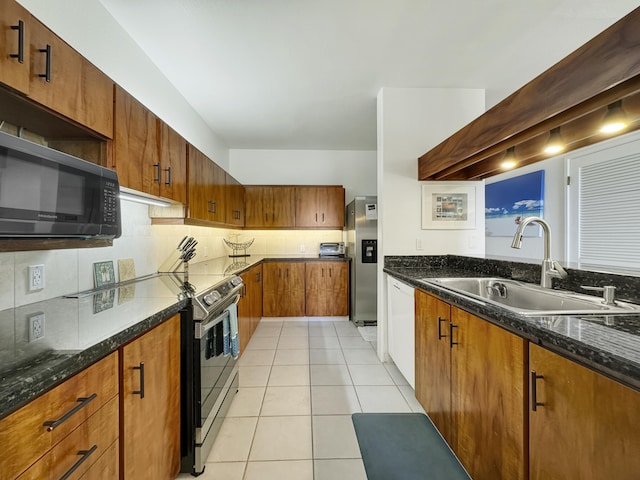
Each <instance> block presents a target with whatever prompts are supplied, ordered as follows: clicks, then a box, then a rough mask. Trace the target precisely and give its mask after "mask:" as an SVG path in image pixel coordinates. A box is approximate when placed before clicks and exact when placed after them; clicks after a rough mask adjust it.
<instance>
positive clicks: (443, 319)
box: [438, 317, 447, 340]
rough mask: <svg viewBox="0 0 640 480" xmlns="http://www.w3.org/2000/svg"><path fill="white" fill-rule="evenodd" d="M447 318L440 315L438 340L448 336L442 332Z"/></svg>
mask: <svg viewBox="0 0 640 480" xmlns="http://www.w3.org/2000/svg"><path fill="white" fill-rule="evenodd" d="M446 321H447V319H446V318H442V317H438V340H442V339H443V338H446V335H444V334H443V333H442V322H446Z"/></svg>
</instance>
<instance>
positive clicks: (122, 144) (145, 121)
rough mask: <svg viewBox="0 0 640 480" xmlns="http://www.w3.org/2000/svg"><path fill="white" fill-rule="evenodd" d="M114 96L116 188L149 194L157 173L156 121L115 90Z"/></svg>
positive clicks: (158, 176) (124, 93) (128, 96)
mask: <svg viewBox="0 0 640 480" xmlns="http://www.w3.org/2000/svg"><path fill="white" fill-rule="evenodd" d="M115 92H116V93H115V97H116V101H115V135H114V142H113V150H114V152H113V166H112V167H113V168H114V169H115V170H116V172H118V179H119V181H120V185H122V186H124V187H128V188H132V189H134V190H138V191H141V192H147V193H151V189H152V185H153V184H156V185H157V183H158V182H159V181H160V173H161V169H160V155H159V151H158V125H157V117H156V116H155V115H154V114H153V113H151V112H150V111H149V110H148V109H147V108H146V107H145V106H144V105H142V104H141V103H140V102H138V101H137V100H136V99H135V98H133V97H132V96H131V95H129V94H128V93H127V92H126V91H124V90H123V89H122V88H120V87H119V86H116V89H115ZM156 194H157V193H156Z"/></svg>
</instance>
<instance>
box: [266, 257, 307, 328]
mask: <svg viewBox="0 0 640 480" xmlns="http://www.w3.org/2000/svg"><path fill="white" fill-rule="evenodd" d="M262 272H263V274H264V284H263V287H262V288H263V297H262V305H263V311H262V314H263V315H264V316H265V317H302V316H304V311H305V310H304V300H305V293H304V263H298V262H267V263H265V264H263V265H262Z"/></svg>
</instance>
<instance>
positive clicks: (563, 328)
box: [384, 255, 640, 390]
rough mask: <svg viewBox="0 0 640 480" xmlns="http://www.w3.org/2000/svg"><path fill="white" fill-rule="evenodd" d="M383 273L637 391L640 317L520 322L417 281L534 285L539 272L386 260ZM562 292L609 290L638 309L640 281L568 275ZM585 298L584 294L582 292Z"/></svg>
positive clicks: (508, 265)
mask: <svg viewBox="0 0 640 480" xmlns="http://www.w3.org/2000/svg"><path fill="white" fill-rule="evenodd" d="M384 271H385V272H386V273H388V274H390V275H392V276H393V277H395V278H397V279H399V280H402V281H404V282H406V283H407V284H409V285H411V286H413V287H416V288H419V289H421V290H424V291H425V292H428V293H432V294H435V295H437V296H438V297H440V298H442V299H443V300H444V301H446V302H448V303H450V304H452V305H455V306H457V307H460V308H462V309H463V310H466V311H468V312H470V313H472V314H474V315H477V316H478V317H481V318H483V319H485V320H487V321H489V322H491V323H493V324H496V325H498V326H500V327H503V328H505V329H506V330H509V331H511V332H513V333H515V334H517V335H520V336H522V337H524V338H526V339H528V340H529V341H531V342H534V343H536V344H538V345H541V346H543V347H545V348H548V349H550V350H553V351H555V352H556V353H559V354H561V355H563V356H565V357H567V358H570V359H572V360H574V361H576V362H578V363H580V364H582V365H585V366H587V367H589V368H591V369H593V370H596V371H598V372H600V373H602V374H605V375H607V376H609V377H612V378H614V379H616V380H618V381H620V382H622V383H624V384H626V385H627V386H630V387H632V388H634V389H636V390H640V316H638V315H633V314H629V315H626V314H625V315H611V316H607V317H604V316H595V315H593V316H592V315H581V316H570V315H555V316H540V317H524V316H520V315H517V314H514V313H511V312H510V311H509V310H506V309H504V308H501V307H499V306H496V305H493V304H490V303H484V302H479V301H477V300H475V299H473V298H470V297H467V296H464V295H461V294H457V293H455V292H453V291H451V290H448V289H445V288H441V287H438V286H436V285H433V284H431V283H427V282H424V281H421V279H425V278H433V277H470V276H499V277H502V278H514V279H517V280H522V281H528V282H531V283H537V282H538V280H539V275H540V266H539V265H531V264H520V263H517V262H501V261H496V260H483V259H477V258H470V257H460V256H449V255H445V256H431V257H430V256H425V257H387V258H385V267H384ZM568 273H569V278H568V279H567V281H565V282H564V283H563V284H562V285H561V288H564V289H567V290H572V291H579V287H578V288H570V286H571V285H573V284H574V283H575V282H576V279H575V278H574V279H571V277H572V275H574V276H576V277H579V278H578V279H577V280H578V282H577V283H578V285H580V284H582V285H584V284H587V285H605V284H607V285H608V284H613V285H616V286H617V287H618V290H619V291H621V292H623V295H624V297H621V298H624V299H625V300H630V301H633V302H635V303H639V302H638V300H637V295H638V294H639V293H640V285H639V284H640V278H637V277H625V276H615V275H613V276H612V275H608V274H600V273H596V272H585V271H574V270H568ZM581 293H584V292H581Z"/></svg>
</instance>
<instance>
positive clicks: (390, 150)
mask: <svg viewBox="0 0 640 480" xmlns="http://www.w3.org/2000/svg"><path fill="white" fill-rule="evenodd" d="M484 106H485V92H484V90H482V89H447V88H386V87H385V88H383V89H381V90H380V92H379V93H378V204H379V205H378V207H379V209H380V212H379V218H380V219H381V221H379V222H378V242H379V244H378V252H379V256H378V258H380V263H379V264H378V356H379V357H380V358H381V359H382V360H385V359H387V356H388V346H387V301H386V300H387V298H386V282H385V281H384V275H383V271H382V270H383V266H384V264H383V258H384V257H385V256H388V255H437V254H448V253H452V254H461V255H464V254H472V255H473V254H476V255H482V254H483V253H484V188H482V186H480V187H479V188H477V189H476V211H477V212H478V215H477V217H476V227H475V229H473V230H422V228H421V185H422V183H421V182H418V180H417V178H418V160H417V159H418V157H419V156H420V155H422V154H424V153H426V152H427V151H428V150H430V149H431V148H432V147H434V146H435V145H437V144H438V143H440V142H441V141H443V140H444V139H446V138H447V137H449V136H450V135H451V134H453V133H455V132H456V131H457V130H459V129H460V128H462V127H463V126H464V125H466V124H467V123H469V122H470V121H471V120H473V119H474V118H476V117H478V116H479V115H481V114H482V113H483V112H484ZM417 239H421V240H422V244H423V246H424V249H422V250H417V249H416V245H417V242H416V240H417Z"/></svg>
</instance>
